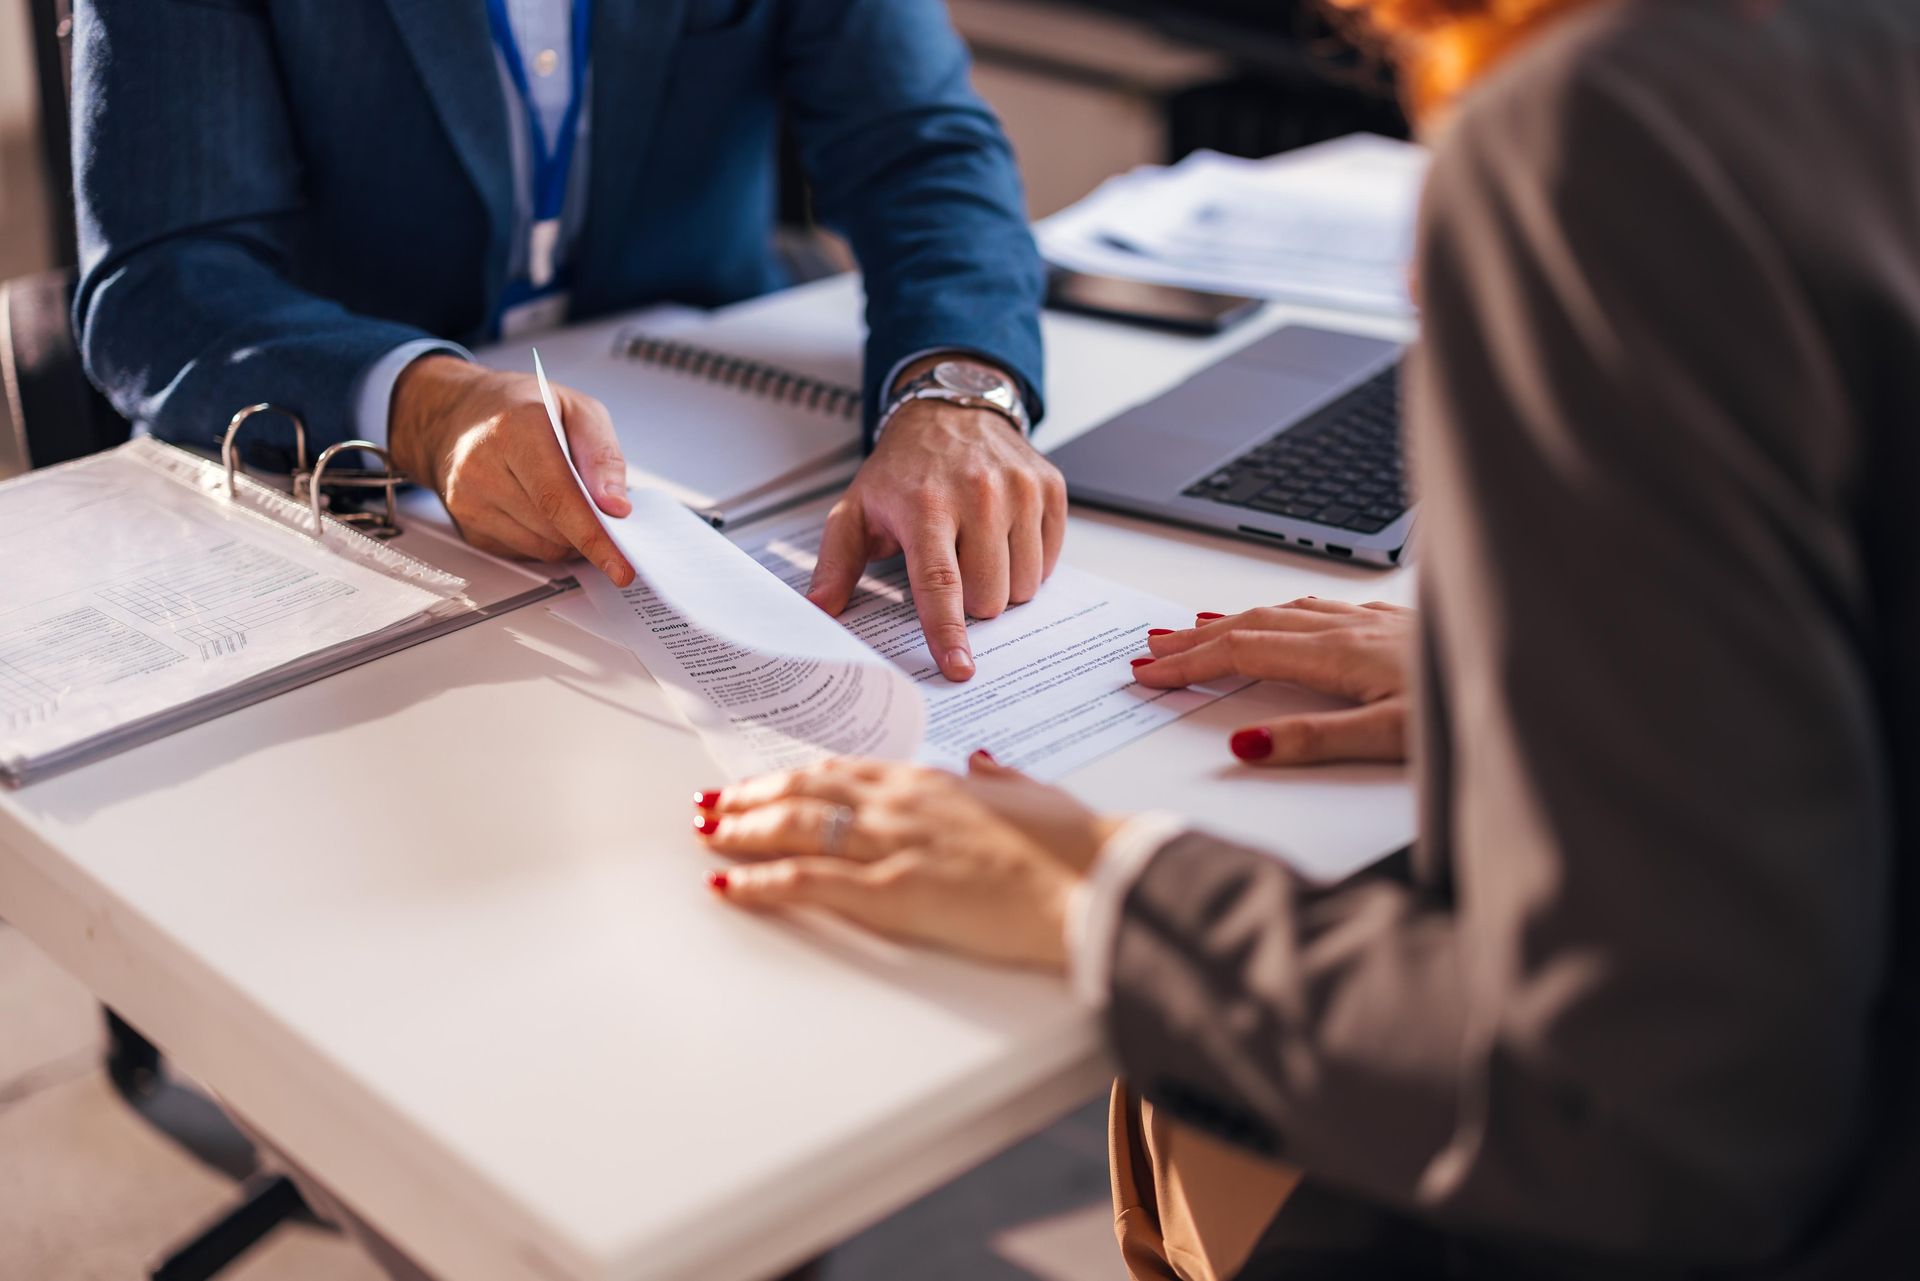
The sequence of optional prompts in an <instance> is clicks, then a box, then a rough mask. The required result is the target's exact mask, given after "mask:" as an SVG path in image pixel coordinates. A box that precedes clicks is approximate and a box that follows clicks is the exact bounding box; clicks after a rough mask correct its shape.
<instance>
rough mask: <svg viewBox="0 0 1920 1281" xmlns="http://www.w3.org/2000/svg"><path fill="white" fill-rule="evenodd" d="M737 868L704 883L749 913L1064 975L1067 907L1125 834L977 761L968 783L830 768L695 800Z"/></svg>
mask: <svg viewBox="0 0 1920 1281" xmlns="http://www.w3.org/2000/svg"><path fill="white" fill-rule="evenodd" d="M695 805H696V813H695V815H694V821H693V825H694V829H695V830H696V831H698V832H700V833H701V834H702V835H703V836H705V837H706V838H707V841H708V843H709V844H710V845H711V846H712V847H713V848H714V849H715V850H716V851H718V852H720V853H722V854H726V855H729V856H731V857H733V858H736V859H740V860H743V861H744V862H743V865H742V866H740V867H736V868H730V869H728V870H726V871H719V872H714V873H713V874H712V875H711V876H710V877H709V878H708V883H709V884H711V885H712V886H713V888H714V889H715V891H716V892H718V893H719V894H720V895H721V896H722V897H723V898H725V899H726V900H727V901H728V902H730V903H737V904H740V905H741V906H744V907H823V908H826V909H827V910H828V911H831V912H836V913H838V914H839V915H841V916H844V917H846V918H847V919H849V920H851V921H854V922H856V923H857V924H860V925H863V926H866V927H867V928H868V929H871V930H875V931H877V932H879V933H881V934H886V935H890V936H892V937H894V938H899V939H905V940H910V941H913V942H917V943H931V944H935V945H938V946H941V947H945V948H948V949H950V950H952V951H955V952H962V953H966V954H968V955H971V956H978V957H983V958H986V959H989V960H996V961H1010V962H1014V963H1016V964H1021V965H1035V966H1041V967H1044V968H1047V969H1052V970H1064V969H1065V968H1066V939H1065V931H1066V916H1067V900H1068V898H1069V896H1070V895H1071V894H1072V891H1073V888H1074V886H1075V885H1077V884H1078V883H1079V881H1080V879H1081V877H1082V876H1083V875H1084V874H1085V872H1086V869H1087V868H1088V867H1090V866H1091V865H1092V863H1093V861H1094V859H1095V858H1096V857H1097V856H1098V855H1099V853H1100V847H1101V845H1102V844H1104V843H1105V841H1106V839H1107V837H1108V836H1109V835H1111V833H1112V832H1113V830H1114V829H1115V828H1116V827H1117V826H1118V825H1119V823H1118V820H1114V819H1105V818H1102V817H1100V816H1099V815H1097V814H1095V813H1094V812H1093V811H1092V810H1089V809H1087V808H1086V807H1085V806H1083V805H1081V804H1080V803H1079V802H1078V801H1076V800H1074V799H1073V798H1072V797H1070V796H1068V795H1067V794H1066V793H1064V792H1061V791H1059V790H1057V789H1055V788H1051V787H1046V786H1043V785H1042V784H1039V783H1036V782H1034V781H1033V780H1032V779H1030V778H1028V777H1026V776H1025V775H1024V774H1020V773H1018V772H1017V771H1014V770H1010V769H1005V768H1002V767H1001V766H999V765H996V764H994V763H993V761H992V759H991V758H990V757H988V756H987V754H986V753H984V752H976V753H974V755H973V757H972V759H971V760H970V761H969V762H968V771H967V774H966V776H965V777H962V776H960V775H958V774H949V773H947V772H946V771H944V770H934V769H926V768H923V767H921V766H916V765H894V764H888V763H884V762H880V761H862V760H835V761H828V762H826V763H824V764H821V765H815V766H810V767H809V768H806V769H801V770H794V771H792V772H790V773H785V774H769V775H765V776H763V777H761V778H756V779H751V780H749V781H747V782H745V783H741V784H739V785H737V786H734V787H729V788H726V789H725V790H724V791H720V792H703V793H701V794H700V795H699V796H698V797H697V798H696V800H695Z"/></svg>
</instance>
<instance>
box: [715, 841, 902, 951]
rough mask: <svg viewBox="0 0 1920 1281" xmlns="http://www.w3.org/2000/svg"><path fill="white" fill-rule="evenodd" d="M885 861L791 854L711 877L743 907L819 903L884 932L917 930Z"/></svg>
mask: <svg viewBox="0 0 1920 1281" xmlns="http://www.w3.org/2000/svg"><path fill="white" fill-rule="evenodd" d="M899 882H900V878H899V876H898V875H897V869H896V868H893V867H890V866H888V865H887V864H885V863H876V864H865V863H848V862H845V861H843V860H841V859H832V858H786V859H781V860H780V861H779V862H777V863H756V864H753V865H751V866H748V867H730V868H727V869H725V870H724V871H718V872H714V873H712V874H711V875H709V876H708V878H707V883H708V884H709V885H711V886H713V888H714V891H715V892H716V893H718V894H720V895H721V896H722V897H723V898H725V899H726V900H727V901H728V902H729V903H735V904H738V905H739V906H741V907H755V908H769V907H820V908H825V909H826V910H827V911H829V912H833V913H835V914H837V915H839V916H844V917H846V918H847V919H848V920H850V921H852V922H854V924H856V925H863V926H865V927H866V928H867V929H870V930H873V931H875V932H876V933H879V934H888V935H893V936H895V937H902V936H908V937H910V936H912V934H913V930H912V915H911V904H910V902H909V896H908V895H906V894H904V893H902V892H900V885H899Z"/></svg>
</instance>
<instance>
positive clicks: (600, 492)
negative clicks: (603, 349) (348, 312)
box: [387, 356, 633, 587]
mask: <svg viewBox="0 0 1920 1281" xmlns="http://www.w3.org/2000/svg"><path fill="white" fill-rule="evenodd" d="M553 392H554V398H555V400H556V401H557V402H558V404H559V406H560V421H561V424H562V425H563V426H564V427H565V429H566V433H567V444H568V448H569V449H570V450H571V452H572V454H573V461H574V465H575V466H577V467H578V468H579V469H580V476H581V479H583V480H584V481H586V484H587V488H588V490H589V491H591V492H592V494H593V496H594V501H595V502H597V503H598V504H599V506H600V510H602V511H604V512H606V513H607V515H609V516H615V517H618V516H625V515H626V514H627V513H628V512H630V511H632V510H633V504H631V503H629V502H628V501H627V464H626V460H625V459H624V458H623V457H621V454H620V442H619V440H618V439H616V438H615V436H614V434H613V420H612V419H611V418H609V417H608V416H607V410H606V407H605V406H604V405H602V404H601V403H600V402H599V401H597V400H595V399H594V398H593V397H591V396H583V395H581V394H580V393H579V392H576V391H569V390H568V389H567V388H565V387H561V386H559V385H557V384H556V385H555V386H554V388H553ZM387 444H388V448H389V451H390V452H391V453H392V454H393V461H394V463H395V465H397V466H398V467H399V468H400V470H401V471H403V472H405V473H406V474H407V475H409V476H411V477H413V478H414V479H415V480H419V481H424V482H426V483H428V484H431V485H432V486H433V488H434V489H435V491H437V492H438V493H439V495H440V500H441V501H442V502H444V503H445V504H446V505H447V513H448V514H449V515H450V516H452V517H453V520H454V523H455V524H456V525H458V526H459V527H460V533H461V534H462V535H463V536H464V537H465V538H466V540H467V541H468V542H470V543H472V544H473V545H474V546H475V547H478V548H479V549H480V550H482V551H487V552H494V553H496V554H501V555H507V556H527V557H531V558H533V559H535V560H566V559H568V558H569V557H571V556H572V555H574V553H575V552H578V553H579V554H580V555H582V556H585V557H586V558H587V559H588V560H590V561H592V562H593V563H594V565H596V566H597V567H598V568H599V569H600V572H602V573H603V574H605V575H606V576H607V577H608V578H610V579H612V580H613V581H614V583H615V584H616V585H618V586H621V587H625V586H626V585H627V584H628V583H631V582H632V581H633V567H632V566H631V565H628V564H627V562H626V559H625V558H624V557H623V556H621V555H620V551H619V549H618V548H616V547H615V546H614V545H613V540H612V539H610V538H608V537H607V535H606V531H605V530H603V529H602V528H601V527H600V521H599V519H598V518H597V517H596V516H595V515H594V513H593V510H592V508H590V507H589V506H588V505H587V500H586V499H584V498H582V497H581V496H580V487H579V486H577V485H575V484H574V483H573V477H572V476H571V475H569V474H568V471H567V460H566V457H565V456H564V455H563V454H562V453H561V452H560V445H559V442H557V441H556V440H554V438H553V428H552V427H551V426H550V425H549V424H548V422H547V410H546V406H544V405H543V404H541V403H540V386H539V384H538V383H537V382H536V381H535V379H534V377H533V375H532V374H510V373H502V372H500V371H498V370H493V369H485V368H482V367H481V366H479V365H475V364H471V363H469V362H467V361H465V360H461V359H460V358H459V357H457V356H423V357H421V358H420V359H419V360H416V361H414V362H413V363H412V364H411V365H408V366H407V367H406V369H405V371H403V372H402V373H401V375H400V379H399V381H398V382H396V383H395V384H394V388H393V410H392V416H391V424H390V427H389V429H388V433H387Z"/></svg>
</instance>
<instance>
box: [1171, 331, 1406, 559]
mask: <svg viewBox="0 0 1920 1281" xmlns="http://www.w3.org/2000/svg"><path fill="white" fill-rule="evenodd" d="M1186 494H1187V497H1189V498H1206V499H1211V500H1212V501H1214V502H1216V503H1225V504H1227V505H1228V506H1229V507H1245V508H1248V509H1249V510H1251V511H1257V512H1266V513H1268V514H1270V515H1274V516H1288V517H1291V518H1293V519H1295V520H1310V521H1314V522H1316V523H1318V524H1322V525H1334V526H1337V527H1338V528H1340V529H1350V530H1353V531H1354V532H1355V533H1359V534H1377V533H1379V532H1380V531H1381V530H1383V529H1385V528H1386V527H1387V526H1388V525H1391V524H1392V523H1393V522H1394V521H1396V520H1398V519H1400V516H1401V514H1402V513H1403V512H1405V511H1406V510H1407V508H1408V507H1409V506H1410V504H1409V503H1408V501H1407V491H1406V480H1405V478H1404V476H1403V475H1402V473H1401V465H1400V367H1399V366H1398V365H1397V364H1396V365H1393V366H1391V367H1389V368H1388V369H1386V370H1384V371H1382V372H1381V373H1378V374H1375V375H1374V376H1373V377H1372V378H1370V379H1368V380H1367V381H1366V382H1364V383H1362V384H1360V386H1358V387H1356V388H1354V389H1353V390H1352V391H1350V392H1348V393H1347V394H1346V395H1345V396H1343V397H1341V398H1340V399H1339V400H1336V401H1335V402H1333V404H1331V405H1329V406H1327V407H1326V408H1325V409H1322V410H1321V411H1320V412H1319V413H1317V414H1315V415H1314V416H1313V417H1311V418H1309V419H1307V420H1306V421H1305V422H1302V423H1299V424H1297V425H1296V426H1294V427H1291V428H1289V429H1287V430H1286V431H1283V432H1281V433H1279V434H1278V435H1276V436H1274V437H1272V438H1271V439H1269V440H1267V441H1265V442H1264V443H1262V444H1259V445H1256V446H1255V447H1254V448H1252V449H1250V450H1248V451H1247V452H1246V453H1244V454H1242V455H1241V456H1240V457H1238V458H1236V459H1234V460H1233V461H1232V462H1230V463H1228V464H1227V465H1226V466H1224V467H1222V468H1220V469H1219V470H1218V471H1215V472H1214V473H1212V474H1211V475H1209V476H1207V477H1205V478H1203V479H1201V480H1199V481H1196V482H1195V483H1194V484H1192V485H1190V486H1188V487H1187V490H1186Z"/></svg>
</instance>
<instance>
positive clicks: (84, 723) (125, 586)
mask: <svg viewBox="0 0 1920 1281" xmlns="http://www.w3.org/2000/svg"><path fill="white" fill-rule="evenodd" d="M201 466H203V465H202V464H200V463H199V460H197V459H192V458H190V457H188V456H187V455H184V454H180V453H179V451H175V450H171V449H170V448H169V447H168V446H165V445H161V444H159V443H158V442H154V441H135V442H133V444H132V445H129V446H126V447H123V449H121V450H116V451H114V452H113V453H109V454H101V455H96V456H94V457H92V458H88V459H85V460H82V461H80V462H77V463H71V464H68V465H66V466H62V467H55V468H50V469H48V470H46V471H43V472H34V473H30V474H28V475H26V476H23V477H21V478H19V479H18V480H15V481H12V482H10V483H9V484H8V485H7V486H6V487H5V493H4V499H5V501H4V502H0V766H5V767H8V768H9V769H12V770H15V771H17V770H18V769H19V768H20V767H21V765H22V763H23V762H25V761H27V760H29V759H32V758H37V757H41V756H45V755H48V754H51V753H54V752H56V751H59V750H62V749H64V748H67V747H70V746H72V745H74V744H76V743H79V742H81V741H82V740H86V739H89V738H91V737H93V736H95V735H98V734H101V733H104V732H107V731H109V730H112V729H115V728H118V727H121V726H125V725H128V724H131V723H133V722H136V721H140V720H142V719H143V718H145V717H148V716H152V715H155V714H158V713H160V712H162V711H165V710H167V709H170V708H174V707H177V706H179V705H181V704H185V703H189V702H191V701H193V700H194V699H196V698H199V697H202V696H205V695H209V694H212V693H214V692H216V691H219V690H224V689H226V688H228V687H230V686H233V685H236V684H238V683H240V682H242V681H245V680H248V679H250V678H253V677H256V676H259V675H261V674H263V673H266V672H269V671H272V670H274V669H277V668H281V667H283V666H286V665H287V664H289V663H293V662H295V661H297V660H302V659H306V658H309V657H311V656H313V655H315V654H316V653H318V652H321V651H326V650H329V649H331V648H333V647H334V646H337V645H342V644H345V643H347V642H350V641H353V640H356V639H358V638H362V637H366V636H368V635H370V634H372V633H376V632H380V631H383V630H384V629H386V628H388V627H391V626H394V625H397V624H400V623H403V622H407V621H409V620H414V619H418V618H420V617H421V616H423V615H425V614H429V613H431V612H433V611H435V610H438V609H440V608H442V606H443V602H444V599H445V598H444V597H443V596H442V595H440V594H436V593H435V592H433V591H429V590H427V589H426V588H424V587H422V586H418V585H416V584H414V583H411V582H406V581H402V580H400V579H398V578H394V577H391V576H389V575H386V574H383V573H380V572H379V571H377V570H375V569H373V568H371V567H369V566H367V565H363V564H360V563H358V562H356V561H355V560H352V559H350V558H348V557H345V556H341V555H339V554H337V553H336V552H334V551H331V550H329V549H328V548H327V547H324V546H322V545H321V544H320V543H318V542H316V541H314V540H313V539H312V538H311V537H309V536H307V535H305V534H303V533H299V532H296V531H293V530H289V529H286V528H284V527H282V526H280V525H277V524H275V523H273V522H272V521H270V520H268V519H267V518H266V517H264V516H261V515H259V514H257V513H255V512H252V511H248V510H245V509H243V508H240V507H236V506H232V505H229V504H227V503H226V502H225V501H224V500H219V501H209V500H208V496H207V494H206V493H205V492H204V491H203V490H201V489H198V488H196V487H195V485H194V484H193V483H191V481H190V480H189V479H187V477H191V476H192V475H194V474H195V472H194V470H193V469H195V468H199V467H201Z"/></svg>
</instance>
